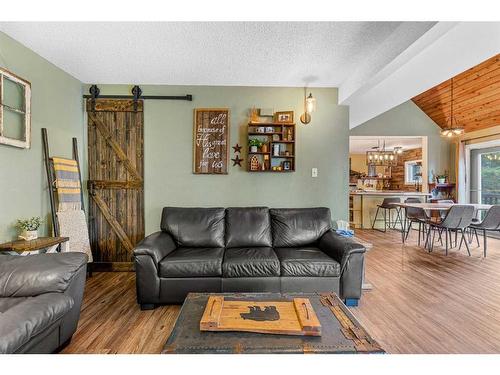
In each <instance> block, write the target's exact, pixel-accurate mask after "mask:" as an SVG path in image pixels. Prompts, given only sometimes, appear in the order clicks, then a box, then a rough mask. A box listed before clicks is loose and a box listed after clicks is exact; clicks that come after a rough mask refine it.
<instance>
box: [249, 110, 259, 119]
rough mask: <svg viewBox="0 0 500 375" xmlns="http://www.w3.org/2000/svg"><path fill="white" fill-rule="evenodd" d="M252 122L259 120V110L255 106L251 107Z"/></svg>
mask: <svg viewBox="0 0 500 375" xmlns="http://www.w3.org/2000/svg"><path fill="white" fill-rule="evenodd" d="M250 122H259V112H258V110H257V108H255V107H252V109H250Z"/></svg>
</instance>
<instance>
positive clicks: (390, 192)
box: [349, 190, 431, 197]
mask: <svg viewBox="0 0 500 375" xmlns="http://www.w3.org/2000/svg"><path fill="white" fill-rule="evenodd" d="M349 194H351V195H384V196H391V197H392V196H405V197H425V196H430V195H431V194H430V193H424V192H421V191H406V190H373V191H369V190H354V191H350V192H349Z"/></svg>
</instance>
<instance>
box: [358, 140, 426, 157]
mask: <svg viewBox="0 0 500 375" xmlns="http://www.w3.org/2000/svg"><path fill="white" fill-rule="evenodd" d="M379 140H380V147H383V145H384V140H385V148H386V149H387V150H390V151H392V150H393V149H394V147H403V150H411V149H414V148H420V147H422V138H418V137H415V138H409V137H404V138H393V137H391V138H384V137H349V153H350V154H364V153H365V152H366V151H370V150H371V149H372V148H373V147H376V146H378V144H379V143H378V142H379Z"/></svg>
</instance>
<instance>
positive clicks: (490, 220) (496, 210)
mask: <svg viewBox="0 0 500 375" xmlns="http://www.w3.org/2000/svg"><path fill="white" fill-rule="evenodd" d="M469 228H470V229H471V230H472V231H474V234H475V235H476V241H477V246H479V238H478V236H477V231H478V230H480V231H482V232H483V243H484V244H483V247H484V249H483V255H484V257H485V258H486V245H487V241H486V231H494V232H496V231H498V232H500V205H495V206H491V208H490V209H489V210H488V212H487V213H486V216H485V217H484V219H483V221H481V222H472V223H471V224H470V225H469Z"/></svg>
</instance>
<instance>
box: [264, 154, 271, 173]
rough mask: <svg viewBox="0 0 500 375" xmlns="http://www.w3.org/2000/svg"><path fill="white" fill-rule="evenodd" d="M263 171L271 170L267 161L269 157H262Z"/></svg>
mask: <svg viewBox="0 0 500 375" xmlns="http://www.w3.org/2000/svg"><path fill="white" fill-rule="evenodd" d="M263 164H264V170H266V171H267V170H269V169H270V168H271V162H270V161H269V155H264V163H263Z"/></svg>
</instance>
